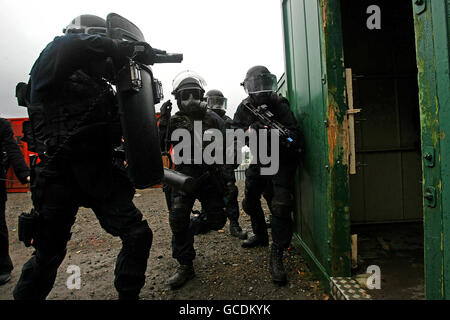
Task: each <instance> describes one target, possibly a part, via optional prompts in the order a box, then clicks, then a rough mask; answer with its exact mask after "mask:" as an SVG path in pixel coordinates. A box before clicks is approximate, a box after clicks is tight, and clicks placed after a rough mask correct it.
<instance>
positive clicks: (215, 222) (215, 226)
mask: <svg viewBox="0 0 450 320" xmlns="http://www.w3.org/2000/svg"><path fill="white" fill-rule="evenodd" d="M206 220H207V223H208V226H209V229H211V230H216V231H217V230H220V229H222V228H223V227H224V226H225V223H226V222H227V216H226V215H225V212H224V211H223V210H222V211H215V212H208V214H207V219H206Z"/></svg>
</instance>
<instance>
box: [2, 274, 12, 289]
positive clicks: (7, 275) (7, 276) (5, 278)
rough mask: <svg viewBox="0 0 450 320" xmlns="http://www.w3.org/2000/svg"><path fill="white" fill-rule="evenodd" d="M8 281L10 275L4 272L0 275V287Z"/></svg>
mask: <svg viewBox="0 0 450 320" xmlns="http://www.w3.org/2000/svg"><path fill="white" fill-rule="evenodd" d="M9 280H11V273H9V272H6V273H2V274H0V286H1V285H4V284H5V283H7V282H8V281H9Z"/></svg>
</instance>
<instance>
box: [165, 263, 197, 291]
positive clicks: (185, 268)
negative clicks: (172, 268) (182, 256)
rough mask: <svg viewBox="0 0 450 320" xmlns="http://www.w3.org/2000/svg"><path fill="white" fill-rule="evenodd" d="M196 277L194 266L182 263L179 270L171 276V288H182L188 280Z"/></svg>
mask: <svg viewBox="0 0 450 320" xmlns="http://www.w3.org/2000/svg"><path fill="white" fill-rule="evenodd" d="M194 277H195V271H194V266H189V265H185V264H180V265H179V266H178V269H177V272H176V273H175V274H174V275H173V276H171V277H170V278H169V282H168V283H169V285H170V288H171V289H177V288H181V287H182V286H183V285H184V284H185V283H186V282H188V281H189V280H191V279H192V278H194Z"/></svg>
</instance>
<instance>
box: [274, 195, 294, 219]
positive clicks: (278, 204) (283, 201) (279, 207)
mask: <svg viewBox="0 0 450 320" xmlns="http://www.w3.org/2000/svg"><path fill="white" fill-rule="evenodd" d="M293 206H294V196H293V194H292V193H291V192H290V191H289V190H287V189H282V190H275V192H274V196H273V199H272V203H271V210H272V215H274V216H276V217H280V218H287V217H290V214H291V212H292V209H293Z"/></svg>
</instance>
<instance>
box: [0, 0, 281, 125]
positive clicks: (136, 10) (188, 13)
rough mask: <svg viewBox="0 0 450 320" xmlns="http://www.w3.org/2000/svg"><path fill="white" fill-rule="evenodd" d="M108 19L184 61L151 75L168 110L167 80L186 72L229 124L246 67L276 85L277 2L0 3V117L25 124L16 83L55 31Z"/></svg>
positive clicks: (159, 68)
mask: <svg viewBox="0 0 450 320" xmlns="http://www.w3.org/2000/svg"><path fill="white" fill-rule="evenodd" d="M111 12H115V13H118V14H120V15H122V16H123V17H125V18H127V19H129V20H130V21H132V22H133V23H135V24H136V25H137V26H138V27H139V28H140V29H141V30H142V32H143V33H144V36H145V38H146V41H147V42H148V43H150V45H151V46H153V47H155V48H158V49H163V50H166V51H168V52H176V53H183V54H184V60H183V62H182V63H181V64H161V65H154V66H153V67H152V69H153V73H154V76H155V77H156V78H158V79H159V80H161V81H162V83H163V87H164V96H165V100H167V99H169V98H170V99H172V102H174V100H173V96H172V95H171V94H170V92H171V91H172V80H173V78H174V77H175V75H176V74H178V73H179V72H180V71H183V70H186V69H189V70H194V71H196V72H197V73H199V74H200V75H201V76H203V78H204V79H205V80H206V82H207V84H208V86H207V88H206V89H207V90H209V89H219V90H221V91H222V92H223V93H224V95H225V96H226V97H227V98H228V110H227V114H228V115H229V116H230V117H232V116H233V114H234V111H235V110H236V107H237V105H238V104H239V102H240V101H241V100H242V99H243V98H245V96H246V95H245V92H244V90H243V88H242V87H241V86H240V85H239V84H240V83H241V82H242V81H243V79H244V77H245V74H246V72H247V70H248V69H249V68H250V67H252V66H254V65H260V64H262V65H265V66H267V67H268V68H269V70H270V71H271V72H272V73H274V74H275V75H276V76H277V77H280V76H281V74H282V73H283V72H284V56H283V41H282V21H281V1H280V0H189V1H187V0H146V1H137V0H121V1H116V0H108V1H94V0H89V1H86V0H76V1H51V0H39V1H11V0H0V30H2V41H1V42H2V48H1V50H0V75H1V82H0V101H1V105H0V116H1V117H6V118H12V117H26V116H27V113H26V110H25V109H24V108H22V107H18V106H17V100H16V98H15V86H16V83H18V82H20V81H24V82H27V81H28V74H29V72H30V69H31V67H32V65H33V63H34V61H35V60H36V58H37V57H38V56H39V53H40V52H41V51H42V49H43V48H44V47H45V46H46V45H47V43H49V42H50V41H52V40H53V38H54V37H55V36H58V35H61V34H62V29H63V27H65V26H66V25H67V24H68V23H69V22H70V21H71V20H72V19H73V18H75V17H76V16H78V15H80V14H86V13H88V14H95V15H98V16H101V17H103V18H106V15H107V14H108V13H111ZM160 106H161V104H158V105H157V106H156V111H158V110H159V108H160Z"/></svg>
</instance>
